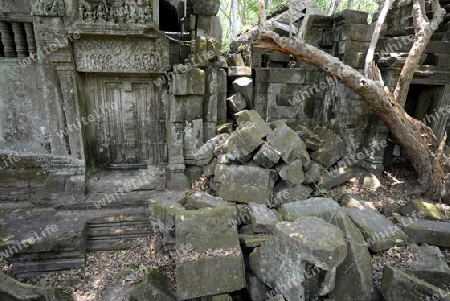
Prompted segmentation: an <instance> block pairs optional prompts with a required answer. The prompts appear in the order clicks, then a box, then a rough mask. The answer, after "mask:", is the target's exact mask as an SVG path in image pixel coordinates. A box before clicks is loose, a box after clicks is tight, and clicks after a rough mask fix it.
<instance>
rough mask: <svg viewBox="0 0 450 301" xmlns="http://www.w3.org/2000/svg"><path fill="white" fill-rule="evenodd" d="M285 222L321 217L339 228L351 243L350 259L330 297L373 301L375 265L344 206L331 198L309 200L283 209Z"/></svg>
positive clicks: (340, 269)
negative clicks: (306, 217)
mask: <svg viewBox="0 0 450 301" xmlns="http://www.w3.org/2000/svg"><path fill="white" fill-rule="evenodd" d="M280 213H281V214H282V215H283V219H284V220H287V221H293V220H296V219H297V218H301V217H304V216H316V217H320V218H322V219H323V220H325V221H326V222H328V223H331V224H332V225H335V226H337V227H338V228H339V229H341V231H342V232H343V233H344V236H345V239H346V241H347V257H346V258H345V260H344V262H343V263H342V264H341V265H340V266H339V267H338V268H337V272H336V274H337V275H339V276H338V277H336V287H335V289H334V290H333V292H331V293H330V296H331V297H332V298H334V299H335V300H370V298H371V295H372V291H373V283H372V265H371V257H370V254H369V250H368V248H367V246H366V244H365V241H364V237H363V235H362V233H361V232H360V231H359V229H358V228H357V227H356V226H355V224H354V223H353V222H352V220H351V219H350V217H349V216H348V215H347V214H346V213H345V212H344V211H343V209H342V208H340V206H339V205H338V204H337V203H336V202H335V201H333V200H332V199H330V198H318V197H314V198H309V199H307V200H305V201H297V202H292V203H287V204H284V205H282V206H281V208H280Z"/></svg>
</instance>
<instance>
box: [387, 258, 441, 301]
mask: <svg viewBox="0 0 450 301" xmlns="http://www.w3.org/2000/svg"><path fill="white" fill-rule="evenodd" d="M448 293H449V292H447V291H444V290H442V289H440V288H438V287H436V286H434V285H432V284H429V283H427V282H425V281H423V280H420V279H418V278H416V277H414V276H410V275H408V274H406V273H404V272H402V271H400V270H398V269H396V268H394V267H392V266H390V265H389V264H387V265H385V267H384V273H383V280H382V281H381V294H382V295H383V297H384V300H386V301H423V300H432V298H434V299H435V300H443V301H449V300H450V295H449V294H448ZM433 296H434V297H433Z"/></svg>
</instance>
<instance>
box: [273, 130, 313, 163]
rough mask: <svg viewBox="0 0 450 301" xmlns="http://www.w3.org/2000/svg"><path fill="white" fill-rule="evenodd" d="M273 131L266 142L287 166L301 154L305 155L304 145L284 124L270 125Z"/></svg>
mask: <svg viewBox="0 0 450 301" xmlns="http://www.w3.org/2000/svg"><path fill="white" fill-rule="evenodd" d="M271 127H272V128H273V131H272V132H271V133H270V134H269V135H268V136H267V137H266V141H267V142H268V143H269V144H270V146H271V147H272V148H273V149H274V150H275V152H277V154H278V155H279V156H280V157H281V159H283V161H284V162H285V163H287V164H289V163H291V162H292V161H294V160H295V159H296V158H297V157H298V156H300V155H301V154H302V153H306V146H305V143H304V142H303V141H302V140H301V139H300V138H299V137H298V135H297V134H296V133H295V132H294V131H293V130H292V129H291V128H289V127H288V126H287V125H286V124H285V123H284V122H280V123H272V124H271Z"/></svg>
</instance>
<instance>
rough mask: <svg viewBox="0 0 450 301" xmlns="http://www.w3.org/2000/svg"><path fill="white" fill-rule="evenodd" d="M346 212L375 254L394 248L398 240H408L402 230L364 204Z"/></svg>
mask: <svg viewBox="0 0 450 301" xmlns="http://www.w3.org/2000/svg"><path fill="white" fill-rule="evenodd" d="M345 211H346V212H347V214H348V215H349V216H350V218H351V219H352V221H353V223H354V224H355V225H356V226H357V227H358V228H359V230H360V231H361V233H362V234H363V235H364V239H365V240H366V242H367V244H368V246H369V249H370V250H372V251H373V252H379V251H385V250H387V249H389V248H391V247H393V246H394V245H395V243H396V239H401V240H402V241H405V240H406V239H407V236H406V234H405V233H404V232H403V231H402V230H401V229H400V228H398V227H395V226H394V225H393V224H392V223H391V221H390V220H388V219H387V218H386V217H385V216H384V215H382V214H381V213H379V212H378V210H376V209H374V208H371V207H370V206H368V205H365V204H364V203H360V205H359V206H357V207H353V206H352V207H347V208H345Z"/></svg>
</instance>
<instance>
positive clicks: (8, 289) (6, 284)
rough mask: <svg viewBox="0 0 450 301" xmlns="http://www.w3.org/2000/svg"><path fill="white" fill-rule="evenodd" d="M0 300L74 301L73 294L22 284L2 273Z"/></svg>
mask: <svg viewBox="0 0 450 301" xmlns="http://www.w3.org/2000/svg"><path fill="white" fill-rule="evenodd" d="M0 299H1V300H5V301H30V300H36V301H45V300H52V301H73V300H74V298H73V296H72V294H71V293H66V292H64V291H63V290H62V289H59V288H41V287H37V286H32V285H28V284H22V283H20V282H18V281H16V280H14V279H13V278H11V277H8V276H7V275H5V274H4V273H3V272H0Z"/></svg>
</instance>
